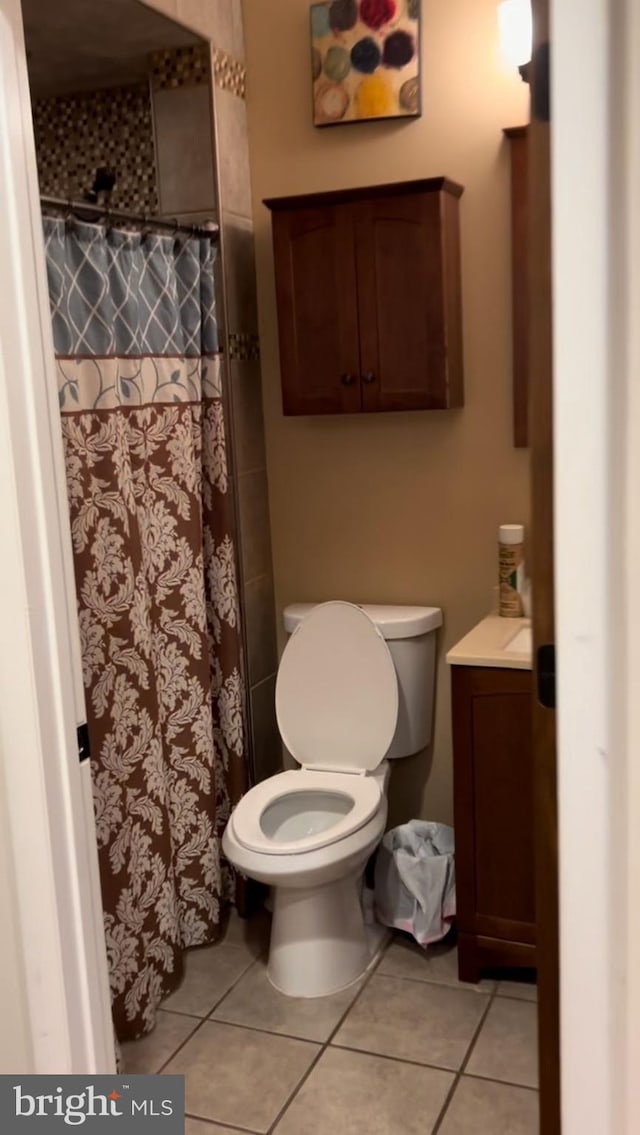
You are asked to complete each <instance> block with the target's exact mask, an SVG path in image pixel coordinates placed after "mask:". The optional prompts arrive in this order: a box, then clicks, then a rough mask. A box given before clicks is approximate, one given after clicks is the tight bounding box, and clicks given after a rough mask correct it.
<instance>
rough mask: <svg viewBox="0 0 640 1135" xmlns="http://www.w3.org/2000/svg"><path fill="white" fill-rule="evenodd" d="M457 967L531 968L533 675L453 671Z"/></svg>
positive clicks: (475, 974)
mask: <svg viewBox="0 0 640 1135" xmlns="http://www.w3.org/2000/svg"><path fill="white" fill-rule="evenodd" d="M451 677H452V700H453V706H452V708H453V747H454V799H455V833H456V889H457V911H458V913H457V925H458V965H459V973H460V979H461V980H462V981H478V980H479V977H480V973H481V971H482V970H483V969H486V968H493V967H496V966H524V967H529V966H531V967H533V966H535V941H536V930H535V882H534V801H533V737H532V675H531V671H529V670H507V669H493V668H489V667H475V666H453V667H452V670H451Z"/></svg>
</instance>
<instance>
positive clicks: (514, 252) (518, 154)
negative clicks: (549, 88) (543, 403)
mask: <svg viewBox="0 0 640 1135" xmlns="http://www.w3.org/2000/svg"><path fill="white" fill-rule="evenodd" d="M528 130H529V128H528V127H527V126H511V127H508V128H507V129H506V130H505V131H504V133H505V135H506V137H507V138H508V139H509V149H510V156H511V310H512V326H513V332H512V335H513V444H514V445H515V446H516V447H518V448H524V447H526V446H527V445H528V444H529V423H528V417H529V255H528V243H529V237H528V224H529V220H528V217H529V211H528V207H527V201H528V179H529V158H528V142H527V136H528Z"/></svg>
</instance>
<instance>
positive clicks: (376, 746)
mask: <svg viewBox="0 0 640 1135" xmlns="http://www.w3.org/2000/svg"><path fill="white" fill-rule="evenodd" d="M276 717H277V719H278V728H279V730H280V736H281V737H282V740H283V741H284V743H285V745H286V747H287V749H288V750H289V752H290V753H291V755H292V756H293V757H294V758H295V760H296V761H297V762H298V764H300V765H302V767H303V768H313V769H318V770H323V771H325V772H326V771H332V772H360V773H362V772H373V770H374V769H376V768H377V767H378V765H379V764H380V762H381V761H382V760H383V759H384V756H385V754H386V753H387V751H388V749H389V746H390V745H391V742H392V740H393V736H394V733H395V730H396V725H397V721H398V680H397V677H396V668H395V666H394V663H393V659H392V657H391V651H390V650H389V647H388V646H387V644H386V642H385V640H384V638H383V637H382V635H381V633H380V631H379V630H378V628H377V627H376V625H375V623H374V622H373V620H372V619H371V618H370V617H369V616H368V615H367V614H366V613H365V612H364V611H363V610H362V608H361V607H356V606H355V604H353V603H343V602H340V601H336V600H334V601H331V602H329V603H319V604H318V605H317V606H316V607H313V608H312V610H311V611H310V612H309V614H308V615H307V616H306V617H305V618H304V619H303V620H302V622H301V623H300V624H299V625H298V626H297V627H296V629H295V631H294V632H293V634H292V635H291V638H290V639H289V641H288V643H287V645H286V646H285V648H284V652H283V655H282V658H281V660H280V666H279V668H278V677H277V681H276Z"/></svg>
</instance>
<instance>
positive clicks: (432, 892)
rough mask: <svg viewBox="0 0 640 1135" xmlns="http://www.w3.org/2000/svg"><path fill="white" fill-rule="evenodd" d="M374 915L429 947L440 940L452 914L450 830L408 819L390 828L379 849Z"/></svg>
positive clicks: (453, 875)
mask: <svg viewBox="0 0 640 1135" xmlns="http://www.w3.org/2000/svg"><path fill="white" fill-rule="evenodd" d="M375 903H376V915H377V917H378V920H379V921H380V922H383V923H384V924H385V926H394V927H395V928H396V929H397V930H406V932H407V933H408V934H413V937H414V938H415V939H416V942H419V943H420V945H421V946H427V945H429V943H430V942H437V941H438V940H439V939H440V938H444V936H445V934H447V933H448V931H449V929H450V921H451V919H452V918H453V917H454V916H455V913H456V870H455V857H454V839H453V828H450V827H448V826H447V825H446V824H434V823H430V822H429V821H427V820H410V821H409V823H408V824H401V826H400V827H398V828H392V830H391V831H390V832H387V834H386V835H385V836H384V838H383V840H382V843H381V844H380V847H379V848H378V857H377V859H376V871H375Z"/></svg>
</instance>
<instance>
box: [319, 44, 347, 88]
mask: <svg viewBox="0 0 640 1135" xmlns="http://www.w3.org/2000/svg"><path fill="white" fill-rule="evenodd" d="M323 68H324V73H325V75H326V76H327V77H328V78H329V79H333V80H334V81H335V82H338V83H339V82H341V81H342V79H346V77H347V75H348V74H349V71H350V70H351V57H350V55H349V52H348V51H347V49H346V48H345V47H330V48H329V50H328V52H327V54H326V55H325V57H324V63H323Z"/></svg>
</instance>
